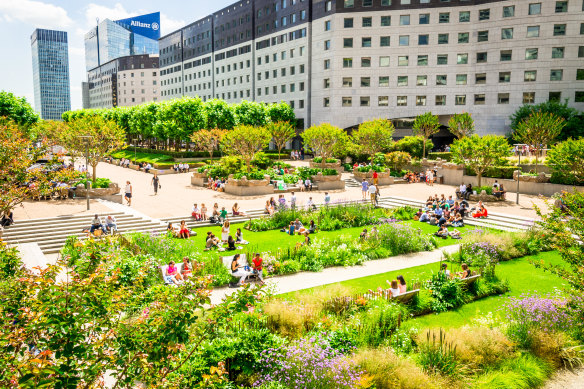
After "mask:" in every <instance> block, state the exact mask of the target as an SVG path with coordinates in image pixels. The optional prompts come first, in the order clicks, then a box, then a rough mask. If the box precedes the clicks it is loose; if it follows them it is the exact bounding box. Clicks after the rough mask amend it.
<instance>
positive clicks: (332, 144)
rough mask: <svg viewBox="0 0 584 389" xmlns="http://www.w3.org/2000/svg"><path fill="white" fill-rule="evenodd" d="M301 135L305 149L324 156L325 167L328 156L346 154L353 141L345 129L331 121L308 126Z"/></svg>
mask: <svg viewBox="0 0 584 389" xmlns="http://www.w3.org/2000/svg"><path fill="white" fill-rule="evenodd" d="M301 136H302V139H303V140H304V149H305V150H306V151H311V152H313V153H314V154H315V156H317V157H322V167H323V168H324V166H325V163H326V160H327V158H331V157H333V156H336V155H343V154H345V153H346V152H347V149H348V147H349V145H350V143H351V141H350V138H349V136H348V135H347V133H346V132H345V130H343V129H342V128H339V127H335V126H333V125H331V124H329V123H323V124H320V125H318V126H312V127H310V128H307V129H306V130H304V132H303V133H302V135H301Z"/></svg>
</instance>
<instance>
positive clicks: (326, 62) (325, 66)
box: [300, 59, 331, 73]
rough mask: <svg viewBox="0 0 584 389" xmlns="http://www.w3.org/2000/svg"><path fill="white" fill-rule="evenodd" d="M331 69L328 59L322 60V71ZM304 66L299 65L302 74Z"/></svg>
mask: <svg viewBox="0 0 584 389" xmlns="http://www.w3.org/2000/svg"><path fill="white" fill-rule="evenodd" d="M330 68H331V60H330V59H325V60H324V69H325V70H327V69H330ZM303 70H304V65H300V73H304V72H303Z"/></svg>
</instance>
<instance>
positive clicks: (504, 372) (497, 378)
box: [473, 354, 551, 389]
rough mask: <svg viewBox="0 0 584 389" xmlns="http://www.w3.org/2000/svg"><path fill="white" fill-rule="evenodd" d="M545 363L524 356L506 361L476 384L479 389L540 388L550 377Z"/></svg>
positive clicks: (474, 384) (474, 386) (549, 371)
mask: <svg viewBox="0 0 584 389" xmlns="http://www.w3.org/2000/svg"><path fill="white" fill-rule="evenodd" d="M550 373H551V369H550V367H549V365H547V364H546V363H545V362H543V361H541V360H539V359H537V358H535V357H533V356H530V355H529V354H526V355H522V356H520V357H518V358H515V359H512V360H509V361H506V362H505V363H503V364H502V365H501V366H500V367H499V369H497V370H496V371H491V372H488V373H487V374H485V375H482V376H480V377H479V378H478V379H477V380H476V381H475V382H474V383H473V388H477V389H531V388H537V387H540V386H541V385H542V384H543V383H544V382H545V381H546V379H547V377H548V376H549V375H550Z"/></svg>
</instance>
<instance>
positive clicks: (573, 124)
mask: <svg viewBox="0 0 584 389" xmlns="http://www.w3.org/2000/svg"><path fill="white" fill-rule="evenodd" d="M534 112H542V113H552V114H554V115H556V116H559V117H561V118H563V119H564V120H565V121H566V125H565V126H564V128H563V129H562V131H561V132H560V134H559V135H558V137H557V140H558V141H563V140H566V139H568V138H574V139H577V138H580V137H584V112H582V111H578V110H577V109H575V108H571V107H569V106H568V101H567V100H566V101H564V102H563V103H562V102H559V101H546V102H543V103H540V104H535V105H533V104H524V105H522V106H521V107H519V108H518V109H517V110H516V111H515V112H514V113H513V115H511V116H510V117H509V119H511V129H512V130H513V131H515V130H516V129H517V127H518V126H519V123H521V122H522V121H524V120H525V119H526V118H527V117H529V115H531V114H532V113H534Z"/></svg>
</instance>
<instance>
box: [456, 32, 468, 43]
mask: <svg viewBox="0 0 584 389" xmlns="http://www.w3.org/2000/svg"><path fill="white" fill-rule="evenodd" d="M458 43H468V32H459V33H458Z"/></svg>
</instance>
